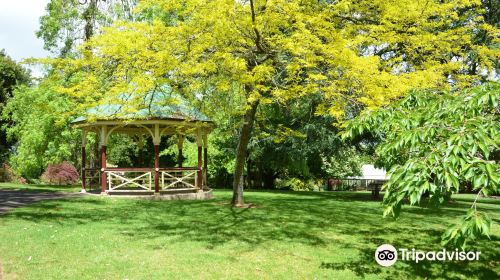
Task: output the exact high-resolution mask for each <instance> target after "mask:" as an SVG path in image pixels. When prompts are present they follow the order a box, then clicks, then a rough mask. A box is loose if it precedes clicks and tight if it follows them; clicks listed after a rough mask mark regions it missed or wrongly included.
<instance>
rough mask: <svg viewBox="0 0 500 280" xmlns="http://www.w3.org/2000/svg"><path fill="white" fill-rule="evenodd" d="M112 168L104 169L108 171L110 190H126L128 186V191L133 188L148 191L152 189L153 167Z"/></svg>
mask: <svg viewBox="0 0 500 280" xmlns="http://www.w3.org/2000/svg"><path fill="white" fill-rule="evenodd" d="M112 169H113V170H110V169H108V168H106V169H105V171H104V172H106V175H107V178H108V188H107V189H108V191H116V190H118V189H121V190H126V189H127V188H128V190H127V191H133V190H130V189H131V188H132V189H137V188H139V189H143V190H147V191H150V190H151V183H152V180H151V177H152V173H153V172H152V171H151V169H148V170H147V171H144V170H126V169H121V170H118V169H119V168H112ZM134 169H135V168H134ZM129 174H134V175H133V176H132V177H130V176H127V175H129Z"/></svg>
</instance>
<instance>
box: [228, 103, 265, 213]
mask: <svg viewBox="0 0 500 280" xmlns="http://www.w3.org/2000/svg"><path fill="white" fill-rule="evenodd" d="M248 105H249V106H250V108H248V109H247V110H246V112H245V116H244V122H243V125H242V126H241V131H240V137H239V141H238V148H237V149H236V162H235V164H234V181H233V200H232V204H233V206H243V205H244V204H245V202H244V200H243V169H244V167H245V159H246V155H247V147H248V142H249V141H250V137H251V134H252V128H253V123H254V120H255V113H256V112H257V107H258V106H259V101H255V102H253V103H251V104H248Z"/></svg>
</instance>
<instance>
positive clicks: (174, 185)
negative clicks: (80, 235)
mask: <svg viewBox="0 0 500 280" xmlns="http://www.w3.org/2000/svg"><path fill="white" fill-rule="evenodd" d="M169 98H172V96H169ZM125 110H126V109H124V106H123V105H114V104H108V105H103V106H98V107H95V108H93V109H91V110H89V111H88V114H87V117H79V118H77V119H76V120H74V121H73V125H74V127H76V128H79V129H81V130H82V148H81V149H82V150H81V152H82V172H81V174H82V192H87V187H88V184H89V183H90V182H89V181H88V179H90V178H92V176H90V178H89V175H92V174H95V175H98V176H93V177H94V178H97V180H96V181H97V182H98V183H99V184H100V193H101V194H102V195H110V194H128V195H155V196H160V195H161V196H162V197H170V198H196V199H199V198H209V197H211V190H210V189H209V188H208V187H207V184H206V183H207V160H208V155H207V148H208V142H207V137H208V134H209V133H210V132H211V131H212V129H213V127H214V124H213V122H211V121H210V120H209V119H208V118H207V117H206V116H204V115H203V114H202V113H200V112H199V111H197V110H196V109H194V108H192V107H190V106H189V105H188V103H187V102H186V101H185V100H184V99H182V98H179V97H177V103H173V104H167V105H159V104H158V103H157V102H155V103H152V104H150V105H149V106H148V108H143V109H141V110H138V111H135V112H133V113H130V112H125ZM88 133H96V135H97V138H98V141H99V151H100V166H97V167H89V166H88V164H87V153H86V150H85V147H86V144H87V134H88ZM113 133H120V134H125V135H129V136H132V137H135V136H139V137H143V136H146V137H151V139H152V142H153V145H154V167H108V166H107V161H106V157H107V146H108V142H109V139H110V135H111V134H113ZM162 136H174V137H176V140H177V141H176V142H177V149H178V157H177V166H175V167H173V166H170V167H167V166H160V160H159V153H160V151H159V150H160V148H159V147H160V142H161V139H162ZM186 137H192V138H194V139H195V142H196V144H197V146H198V164H197V166H183V164H182V162H183V155H182V150H183V143H184V141H185V139H186Z"/></svg>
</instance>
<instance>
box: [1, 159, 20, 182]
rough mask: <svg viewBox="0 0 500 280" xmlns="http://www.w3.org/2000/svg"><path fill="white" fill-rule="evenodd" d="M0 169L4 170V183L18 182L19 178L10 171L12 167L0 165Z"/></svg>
mask: <svg viewBox="0 0 500 280" xmlns="http://www.w3.org/2000/svg"><path fill="white" fill-rule="evenodd" d="M2 168H3V170H4V175H3V176H4V180H5V181H6V182H18V181H19V177H18V176H17V175H16V174H15V173H14V170H12V167H10V165H8V164H7V163H4V164H2Z"/></svg>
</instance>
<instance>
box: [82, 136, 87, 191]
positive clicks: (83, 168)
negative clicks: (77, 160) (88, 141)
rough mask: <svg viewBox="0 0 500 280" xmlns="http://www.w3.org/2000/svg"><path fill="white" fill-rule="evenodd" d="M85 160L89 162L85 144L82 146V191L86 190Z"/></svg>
mask: <svg viewBox="0 0 500 280" xmlns="http://www.w3.org/2000/svg"><path fill="white" fill-rule="evenodd" d="M85 162H87V153H86V152H85V146H82V171H81V172H82V192H85V191H86V186H85V183H86V182H85Z"/></svg>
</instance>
